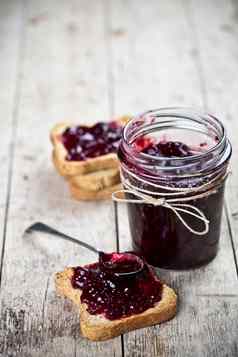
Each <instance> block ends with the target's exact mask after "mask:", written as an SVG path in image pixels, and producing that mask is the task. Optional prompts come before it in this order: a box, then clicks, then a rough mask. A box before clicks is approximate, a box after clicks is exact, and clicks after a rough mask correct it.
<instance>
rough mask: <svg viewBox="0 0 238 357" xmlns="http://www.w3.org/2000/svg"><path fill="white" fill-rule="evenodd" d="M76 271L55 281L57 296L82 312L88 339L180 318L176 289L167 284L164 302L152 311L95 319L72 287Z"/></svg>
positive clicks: (164, 287)
mask: <svg viewBox="0 0 238 357" xmlns="http://www.w3.org/2000/svg"><path fill="white" fill-rule="evenodd" d="M72 275H73V270H72V268H67V269H65V270H64V271H63V272H61V273H57V274H56V277H55V283H56V289H57V292H58V293H59V294H60V295H62V296H65V297H67V298H69V299H71V300H72V301H73V302H74V303H75V304H76V305H77V306H78V307H79V311H80V327H81V332H82V334H83V336H84V337H87V338H88V339H90V340H93V341H103V340H107V339H110V338H113V337H116V336H119V335H120V334H122V333H126V332H129V331H131V330H135V329H138V328H142V327H146V326H152V325H155V324H159V323H161V322H164V321H167V320H169V319H171V318H172V317H174V315H175V314H176V304H177V296H176V294H175V292H174V291H173V289H171V288H169V287H168V286H167V285H165V284H163V292H162V299H161V300H160V301H159V302H158V303H157V304H156V305H155V306H154V307H152V308H150V309H148V310H146V311H144V312H142V313H140V314H137V315H132V316H129V317H125V318H121V319H118V320H108V319H106V318H105V317H104V316H103V315H91V314H89V313H88V312H87V305H86V304H84V303H83V304H82V303H81V300H80V295H81V291H80V290H79V289H74V288H73V287H72V285H71V277H72Z"/></svg>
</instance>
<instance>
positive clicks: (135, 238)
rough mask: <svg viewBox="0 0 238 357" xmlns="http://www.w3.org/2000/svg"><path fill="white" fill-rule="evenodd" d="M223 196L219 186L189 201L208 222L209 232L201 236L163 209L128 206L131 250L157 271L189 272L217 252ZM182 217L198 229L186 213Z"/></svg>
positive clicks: (221, 186) (197, 225)
mask: <svg viewBox="0 0 238 357" xmlns="http://www.w3.org/2000/svg"><path fill="white" fill-rule="evenodd" d="M223 195H224V185H220V187H218V188H217V190H216V191H215V193H213V194H211V195H209V196H207V197H203V198H201V199H197V200H191V201H189V204H190V205H193V206H195V207H196V208H199V209H200V210H201V211H202V212H203V213H204V214H205V215H206V217H207V218H208V219H209V220H210V228H209V232H208V233H207V234H206V235H204V236H197V235H195V234H193V233H191V232H190V231H188V229H187V228H186V227H185V226H184V225H183V224H182V223H181V221H180V220H179V219H178V218H177V216H176V215H175V214H174V213H173V212H172V211H171V210H169V209H167V208H165V207H161V206H153V205H148V204H133V203H130V204H128V215H129V223H130V229H131V235H132V242H133V249H134V251H135V252H137V253H138V254H143V256H144V257H145V259H146V260H147V261H148V263H150V264H152V265H153V266H156V267H160V268H167V269H189V268H195V267H199V266H201V265H203V264H206V263H208V262H209V261H210V260H212V259H213V258H214V257H215V256H216V254H217V251H218V243H219V236H220V226H221V215H222V205H223ZM128 197H129V198H130V196H128ZM183 217H184V218H185V219H186V221H187V223H188V224H189V225H190V226H191V227H193V228H194V229H201V228H202V225H201V223H200V222H199V221H198V220H197V219H196V218H194V217H192V216H188V215H186V214H184V216H183Z"/></svg>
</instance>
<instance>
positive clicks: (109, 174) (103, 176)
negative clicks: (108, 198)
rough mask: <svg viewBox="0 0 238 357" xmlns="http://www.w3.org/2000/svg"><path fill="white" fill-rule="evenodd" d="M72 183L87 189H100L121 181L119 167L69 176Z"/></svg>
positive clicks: (95, 190)
mask: <svg viewBox="0 0 238 357" xmlns="http://www.w3.org/2000/svg"><path fill="white" fill-rule="evenodd" d="M69 182H70V184H72V185H74V186H75V187H78V188H79V189H81V190H86V191H94V192H97V191H100V190H103V189H105V188H107V187H110V186H114V185H117V184H119V183H120V172H119V169H118V168H115V169H107V170H99V171H95V172H91V173H89V174H85V175H78V176H72V177H69Z"/></svg>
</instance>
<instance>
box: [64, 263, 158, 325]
mask: <svg viewBox="0 0 238 357" xmlns="http://www.w3.org/2000/svg"><path fill="white" fill-rule="evenodd" d="M128 263H129V262H128ZM119 264H120V263H119V262H118V265H117V271H121V270H124V268H123V269H120V268H119ZM122 265H124V263H123V264H122ZM129 269H131V267H129ZM71 282H72V286H73V288H74V289H80V290H82V295H81V302H82V303H86V304H87V311H88V312H89V313H90V314H92V315H96V314H102V315H103V316H105V317H106V318H107V319H109V320H115V319H120V318H123V317H127V316H131V315H134V314H139V313H141V312H143V311H145V310H147V309H149V308H150V307H153V306H154V305H155V303H157V302H159V301H160V300H161V294H162V288H163V285H162V283H161V282H160V281H159V279H158V278H157V277H156V275H155V273H154V271H153V270H152V269H151V268H149V267H148V265H147V264H145V266H144V269H143V271H142V272H141V273H139V274H137V275H135V276H133V278H132V277H130V278H128V277H123V278H122V277H118V276H116V275H115V274H113V273H111V272H109V271H106V270H104V269H102V266H101V264H100V263H94V264H90V265H87V266H84V267H77V268H74V273H73V276H72V280H71Z"/></svg>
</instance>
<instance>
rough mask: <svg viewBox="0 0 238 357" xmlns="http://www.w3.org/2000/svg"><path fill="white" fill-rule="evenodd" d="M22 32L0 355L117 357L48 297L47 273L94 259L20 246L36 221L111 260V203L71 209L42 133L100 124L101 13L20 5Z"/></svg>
mask: <svg viewBox="0 0 238 357" xmlns="http://www.w3.org/2000/svg"><path fill="white" fill-rule="evenodd" d="M1 6H2V5H1ZM12 10H13V9H12ZM24 32H25V48H24V52H25V55H24V61H23V64H22V73H21V75H22V81H21V88H20V99H19V100H20V102H19V110H18V112H17V113H16V115H17V120H18V131H17V136H16V137H14V142H15V143H16V144H15V155H14V162H13V175H12V189H11V197H10V205H9V214H8V225H7V228H8V229H7V236H6V244H5V254H4V261H3V270H2V278H3V279H2V289H1V324H0V342H1V350H0V355H1V356H3V357H6V356H42V355H43V354H44V355H45V356H50V357H51V356H58V357H59V356H67V357H70V356H94V355H95V356H96V355H97V356H113V355H114V356H120V355H121V340H120V338H118V339H114V340H113V341H109V342H105V343H100V344H97V343H88V342H87V341H86V340H84V339H82V338H81V337H80V331H79V316H78V311H77V309H74V307H73V306H72V304H70V303H69V302H68V301H66V300H65V301H64V300H63V299H62V298H57V297H56V295H55V288H54V281H53V278H54V273H55V272H56V271H61V270H63V269H64V267H65V266H70V265H72V266H74V265H79V264H84V263H86V262H90V261H92V260H95V258H96V257H95V255H93V254H92V253H90V254H89V253H88V252H87V251H85V250H84V249H81V248H79V247H77V246H75V245H73V244H71V243H68V242H63V241H61V240H58V239H57V238H55V237H51V236H43V235H39V234H34V235H30V236H23V232H24V229H25V228H26V227H27V226H28V225H29V224H31V223H33V222H34V221H38V220H42V221H44V222H46V223H49V224H51V225H53V226H54V227H57V228H58V229H61V230H63V231H65V232H68V233H71V234H72V235H74V236H76V237H80V238H81V239H83V240H85V241H87V242H89V243H91V244H93V245H95V246H97V247H98V248H99V249H108V250H109V251H110V250H115V244H116V240H115V233H114V216H113V209H112V205H111V203H110V202H108V203H102V202H100V203H97V204H94V203H79V202H75V201H73V200H72V199H71V198H70V196H69V192H68V188H67V184H66V183H65V182H64V180H63V179H62V178H61V177H59V176H58V175H57V173H56V172H55V170H54V168H53V165H52V163H51V159H50V157H51V145H50V143H49V129H50V128H51V126H53V124H55V123H56V122H57V121H59V120H61V119H63V118H68V119H71V120H74V119H75V120H78V121H84V122H87V123H90V122H93V121H97V120H100V119H107V118H109V105H108V87H107V86H108V77H107V68H106V62H107V60H106V58H107V51H106V49H105V48H106V43H105V32H104V7H103V3H102V2H101V1H98V2H93V3H92V2H85V1H78V0H77V1H70V2H67V1H65V2H62V4H61V5H60V6H59V3H58V2H57V1H46V0H45V1H41V2H38V1H30V2H27V3H26V8H25V9H24ZM13 36H14V34H13ZM15 36H16V34H15ZM9 57H10V54H9Z"/></svg>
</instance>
